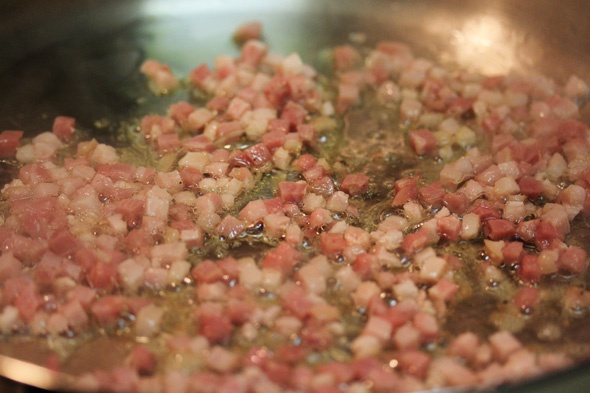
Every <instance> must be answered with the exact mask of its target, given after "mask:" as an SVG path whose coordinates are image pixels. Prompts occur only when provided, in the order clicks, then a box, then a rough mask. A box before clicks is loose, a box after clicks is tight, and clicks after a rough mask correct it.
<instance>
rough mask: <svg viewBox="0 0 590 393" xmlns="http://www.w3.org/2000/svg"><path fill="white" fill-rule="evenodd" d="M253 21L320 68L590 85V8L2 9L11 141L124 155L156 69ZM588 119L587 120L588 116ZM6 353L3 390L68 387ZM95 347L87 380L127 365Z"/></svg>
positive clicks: (208, 48) (386, 4) (3, 103)
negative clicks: (39, 137)
mask: <svg viewBox="0 0 590 393" xmlns="http://www.w3.org/2000/svg"><path fill="white" fill-rule="evenodd" d="M251 20H258V21H261V22H262V23H263V26H264V34H265V39H266V41H267V42H268V43H269V45H270V47H271V48H272V49H273V50H274V51H276V52H280V53H290V52H293V51H297V52H298V53H300V54H301V55H302V57H303V58H304V59H305V61H306V62H309V63H311V64H317V63H318V56H319V53H321V52H322V50H325V49H326V48H330V47H332V46H334V45H338V44H342V43H346V42H348V41H349V40H350V38H351V36H356V37H359V36H362V37H363V38H364V39H366V43H367V45H371V44H372V43H375V42H377V41H378V40H382V39H395V40H400V41H405V42H407V43H408V44H409V45H410V46H411V47H412V48H413V49H414V50H415V52H416V53H417V54H419V55H423V56H426V57H428V58H431V59H433V60H436V61H440V62H443V63H444V64H448V65H450V66H458V67H461V68H467V69H471V70H473V71H477V72H483V73H485V74H490V75H493V74H500V73H507V72H510V71H518V72H529V71H538V72H541V73H543V74H546V75H549V76H551V77H553V78H555V79H556V80H557V81H559V82H564V81H565V80H566V78H567V77H568V76H569V75H570V74H576V75H578V76H579V77H580V78H582V79H583V80H586V81H590V67H589V66H588V64H590V3H588V2H587V1H585V0H562V1H559V2H558V1H554V0H535V1H528V2H520V1H500V0H488V1H485V2H484V1H478V0H447V1H436V0H411V1H409V0H407V1H403V0H397V1H385V0H282V1H272V0H250V1H240V0H219V1H189V0H184V1H183V0H174V1H172V0H145V1H140V0H115V1H110V0H61V1H58V0H44V1H42V2H40V1H31V0H26V1H24V0H20V1H19V0H7V1H6V0H5V1H4V2H2V4H0V48H1V49H0V51H1V52H0V53H1V54H0V129H3V130H4V129H20V130H24V131H25V135H27V136H31V135H34V133H36V132H40V131H42V130H47V129H50V128H51V122H52V120H53V118H54V117H55V116H56V115H67V116H73V117H75V118H76V119H77V124H78V127H79V128H82V129H85V130H89V131H90V132H91V134H92V135H93V136H94V137H96V138H97V139H99V140H100V141H104V142H108V143H114V144H116V143H117V140H116V138H115V137H114V136H115V133H116V130H117V129H118V128H119V127H120V125H121V124H122V123H123V122H124V121H125V120H126V119H129V118H131V117H134V116H139V115H141V114H145V113H147V112H149V111H150V110H151V109H153V108H155V106H153V105H155V104H154V103H153V102H152V101H150V99H149V98H148V99H146V98H145V97H147V96H149V94H148V92H147V88H146V86H145V83H144V81H143V79H142V78H141V76H140V75H139V74H138V72H137V70H138V68H139V65H140V64H141V62H142V61H143V60H144V59H145V58H148V57H151V58H156V59H159V60H161V61H163V62H166V63H168V64H169V65H170V66H171V67H172V69H173V70H174V71H175V72H177V73H178V74H186V73H187V72H188V71H189V70H191V69H192V68H193V67H194V66H195V65H196V64H199V63H202V62H210V61H211V60H212V59H213V58H214V57H215V56H217V55H220V54H235V53H237V50H236V48H235V46H234V45H233V44H232V42H231V40H230V37H231V34H232V32H233V31H234V29H235V27H236V26H237V25H239V24H240V23H243V22H245V21H251ZM582 117H583V120H584V121H585V122H588V120H589V119H590V115H589V110H588V108H587V106H586V107H585V108H582ZM0 180H1V181H5V180H6V179H0ZM586 248H588V247H586ZM588 328H589V329H590V326H589V327H588ZM0 341H1V342H0V344H1V345H0V354H1V355H0V374H1V375H2V376H3V377H6V378H4V379H1V380H0V381H1V383H0V389H2V390H3V391H4V390H5V391H21V392H32V391H38V390H35V388H33V387H32V386H37V387H39V388H45V389H59V388H60V386H63V384H62V382H63V381H64V380H67V378H68V374H65V375H57V374H53V373H51V372H50V371H48V370H44V369H41V368H39V367H37V366H35V365H34V364H33V363H36V362H40V361H42V360H43V359H44V358H45V357H46V356H47V351H48V349H47V348H46V347H43V346H41V345H36V344H35V345H31V344H26V345H25V344H22V343H13V342H9V341H6V340H0ZM93 345H94V347H93V349H87V350H86V352H84V351H82V352H81V353H80V354H79V355H77V356H78V357H77V358H76V359H74V360H72V362H71V363H72V364H74V363H75V364H76V367H77V370H76V371H78V372H80V371H84V370H85V369H86V370H88V369H91V368H92V367H95V366H96V365H97V363H100V362H103V363H107V364H108V362H109V361H111V359H110V358H109V357H106V358H104V359H102V360H100V359H99V360H96V358H97V356H92V355H89V354H92V353H93V352H92V351H94V350H96V349H97V348H100V347H103V348H104V346H105V345H106V346H110V348H111V349H112V350H109V351H108V352H113V353H115V354H114V355H113V357H116V353H117V349H116V348H117V343H116V342H114V341H109V342H101V343H95V344H93ZM21 361H24V362H21ZM15 370H17V371H16V372H15ZM66 372H67V370H66ZM43 377H46V378H43ZM12 380H15V381H18V382H13V381H12ZM589 387H590V368H589V366H588V365H585V364H582V365H579V366H577V367H575V368H573V369H571V370H567V371H565V372H563V373H560V374H557V375H550V376H546V377H544V378H542V379H540V380H536V381H532V382H529V383H525V384H523V385H519V386H514V387H509V388H503V390H502V391H505V392H531V393H532V392H554V391H556V390H558V389H559V390H563V391H569V392H572V393H573V392H586V391H588V389H589Z"/></svg>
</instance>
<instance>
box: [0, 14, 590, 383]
mask: <svg viewBox="0 0 590 393" xmlns="http://www.w3.org/2000/svg"><path fill="white" fill-rule="evenodd" d="M235 39H236V41H238V42H240V45H241V50H240V54H239V56H238V57H237V58H233V57H230V56H219V57H217V58H216V59H215V60H214V62H213V63H212V64H211V65H207V64H203V65H199V66H198V67H196V68H195V69H194V70H193V71H192V72H190V74H189V75H188V77H187V78H186V79H179V78H178V77H177V76H176V75H175V74H174V73H173V72H172V71H171V69H170V68H169V67H168V66H166V65H164V64H162V63H160V62H158V61H156V60H147V61H146V62H145V63H144V64H143V65H142V67H141V72H142V73H144V74H145V75H146V76H147V80H148V81H149V84H150V86H151V88H152V90H153V91H154V92H155V93H157V94H168V93H171V92H175V91H179V90H185V91H186V92H187V99H186V100H184V101H179V102H176V103H174V104H172V105H170V106H169V107H168V108H166V109H164V110H162V112H161V113H153V114H149V115H147V116H145V117H143V118H142V119H141V120H139V121H138V122H137V123H136V127H134V128H133V130H130V131H127V132H128V134H129V135H127V137H128V138H129V141H130V147H129V149H128V150H126V149H125V148H115V147H113V146H110V145H107V144H102V143H99V142H98V141H96V140H94V139H90V140H88V139H86V140H85V139H84V132H83V131H82V130H79V131H78V130H76V123H75V120H74V119H73V118H70V117H66V116H61V117H58V118H56V119H55V123H54V125H53V129H52V131H50V132H42V133H39V134H38V135H37V136H35V137H34V138H32V139H23V133H22V132H20V131H4V132H2V133H1V134H0V155H1V156H2V157H3V159H4V160H5V161H7V162H15V163H17V164H18V170H17V173H15V177H14V179H13V180H12V181H10V182H9V183H8V184H6V185H4V187H3V188H2V192H1V196H2V203H1V205H0V206H1V209H2V210H1V211H2V225H1V226H0V244H1V247H2V248H1V250H2V254H1V256H0V284H1V288H0V332H1V334H2V336H3V338H4V339H5V340H10V339H15V338H20V339H23V337H24V338H34V337H36V338H37V339H44V340H50V341H52V342H53V343H54V345H55V352H54V355H53V356H51V357H49V358H48V360H47V364H44V365H45V366H48V367H50V368H52V369H56V370H62V371H64V372H68V368H71V366H72V365H71V364H69V363H68V362H69V355H70V354H71V352H72V347H75V345H63V344H62V345H56V344H55V343H60V342H61V343H63V342H73V343H79V345H80V346H83V345H85V343H87V342H90V341H92V340H95V339H97V337H98V338H100V337H113V338H114V337H116V338H117V339H118V340H122V341H123V342H124V343H125V345H124V348H125V356H124V359H121V361H120V362H118V363H114V364H113V365H112V368H109V369H97V370H94V371H91V372H84V373H82V374H81V375H78V376H77V382H76V385H75V386H76V388H77V389H80V390H84V391H115V392H134V391H139V392H203V393H204V392H232V393H250V392H265V393H269V392H317V393H319V392H322V393H332V392H334V393H335V392H351V393H369V392H375V393H390V392H410V391H421V390H428V389H435V388H439V387H448V386H451V387H479V388H489V387H493V386H497V385H501V384H505V383H515V382H519V381H523V380H526V379H529V378H533V377H536V376H539V375H541V374H544V373H550V372H554V371H557V370H560V369H563V368H565V367H568V366H571V365H573V364H574V363H576V362H580V361H583V360H584V359H586V358H587V357H588V355H589V354H590V336H588V335H585V336H584V335H581V334H580V331H583V330H584V326H586V327H587V326H588V323H589V322H590V319H589V317H588V314H587V313H588V308H589V307H590V292H589V291H588V290H587V288H586V286H587V283H588V276H587V268H588V258H587V253H586V250H585V249H584V247H583V246H584V244H582V242H580V241H578V240H576V239H577V238H576V236H575V232H576V231H577V230H580V231H582V230H584V228H585V227H584V225H585V224H584V221H585V220H587V215H588V214H589V213H590V151H589V150H590V133H589V131H588V127H587V125H586V124H584V123H583V122H581V121H580V119H579V118H580V113H579V108H580V106H581V105H582V104H583V103H584V100H585V99H586V98H587V97H588V95H589V92H590V89H589V88H588V86H587V85H586V84H585V83H584V82H583V81H582V80H580V79H579V78H577V77H575V76H572V77H571V78H570V79H569V80H568V81H567V83H566V84H565V86H563V87H562V86H559V85H558V84H557V83H555V82H554V81H552V80H551V79H549V78H547V77H544V76H541V75H536V74H530V75H528V74H527V75H512V74H510V75H499V76H484V75H479V74H475V73H471V72H467V71H461V70H452V69H449V68H446V67H444V66H441V65H438V64H436V63H434V62H432V61H429V60H426V59H423V58H419V57H417V56H415V55H414V54H413V53H412V52H411V50H410V48H408V47H407V46H406V45H404V44H402V43H398V42H381V43H379V44H377V45H376V46H375V47H374V48H366V47H362V46H356V45H351V44H344V45H342V46H338V47H336V48H333V49H332V50H331V51H330V55H329V58H328V59H326V61H329V62H330V64H331V68H332V72H331V73H330V75H320V74H319V73H318V72H317V71H316V70H314V68H312V67H311V66H309V65H307V64H306V63H304V62H303V61H302V59H301V58H300V56H299V55H297V54H290V55H287V56H283V55H279V54H276V53H272V52H270V51H269V49H268V47H267V45H266V44H265V43H264V42H262V41H261V40H260V26H259V25H257V24H256V23H254V24H250V25H245V26H243V27H242V28H241V29H239V30H238V31H237V32H236V35H235ZM131 150H133V151H137V150H140V151H142V152H143V153H144V154H143V155H142V159H141V160H139V159H138V158H137V156H138V155H137V154H134V153H131V152H130V151H131ZM139 161H141V162H139Z"/></svg>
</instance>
